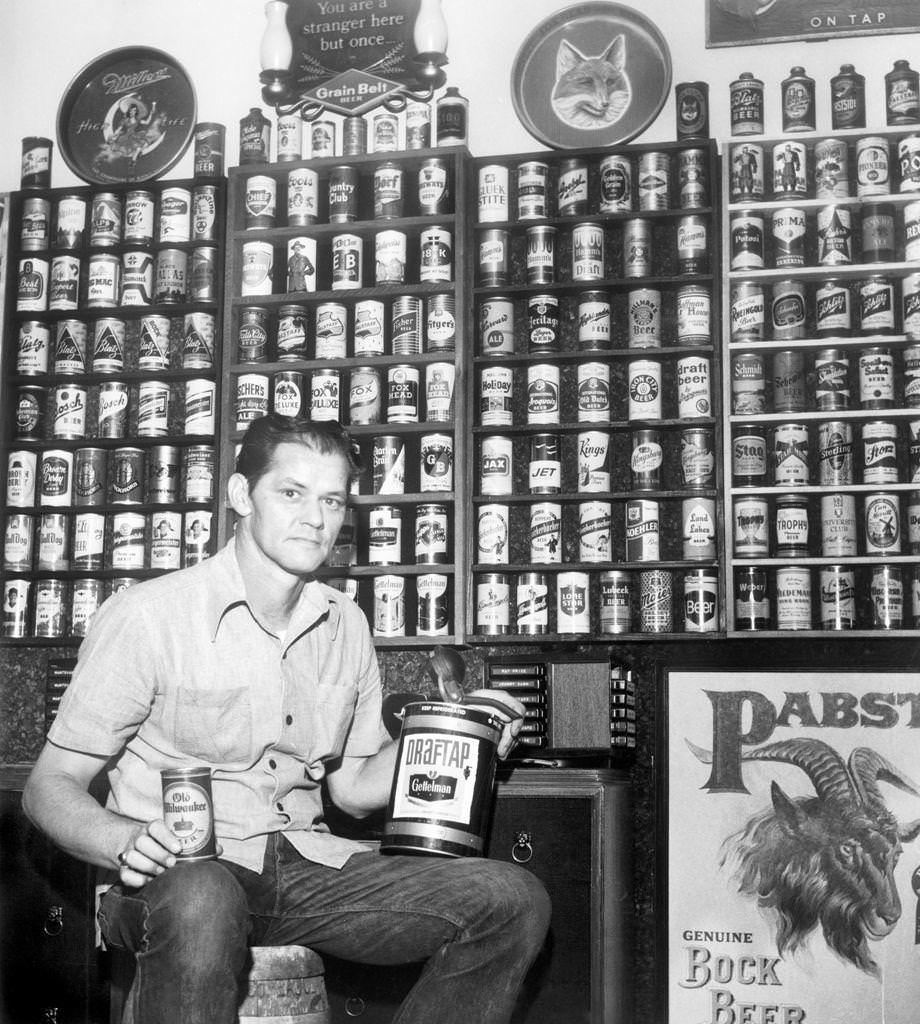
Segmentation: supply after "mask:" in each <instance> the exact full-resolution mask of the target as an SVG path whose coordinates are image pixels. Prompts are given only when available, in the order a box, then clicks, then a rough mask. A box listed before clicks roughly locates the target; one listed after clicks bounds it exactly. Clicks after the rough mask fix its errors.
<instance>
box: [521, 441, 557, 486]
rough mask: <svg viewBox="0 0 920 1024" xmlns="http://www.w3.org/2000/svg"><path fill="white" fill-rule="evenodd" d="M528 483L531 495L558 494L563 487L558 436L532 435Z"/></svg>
mask: <svg viewBox="0 0 920 1024" xmlns="http://www.w3.org/2000/svg"><path fill="white" fill-rule="evenodd" d="M528 482H529V488H530V493H531V494H558V492H559V490H560V489H561V486H562V447H561V445H560V443H559V435H558V434H531V437H530V464H529V469H528Z"/></svg>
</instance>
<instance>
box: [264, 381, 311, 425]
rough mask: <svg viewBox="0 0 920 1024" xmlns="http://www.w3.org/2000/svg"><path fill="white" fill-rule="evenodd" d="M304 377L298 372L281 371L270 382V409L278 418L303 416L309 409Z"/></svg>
mask: <svg viewBox="0 0 920 1024" xmlns="http://www.w3.org/2000/svg"><path fill="white" fill-rule="evenodd" d="M309 405H310V403H309V401H308V399H307V396H306V395H305V388H304V375H303V374H302V373H300V372H299V371H298V370H281V371H279V372H278V373H276V374H275V376H274V380H273V381H272V409H273V410H274V411H275V412H276V413H277V414H278V415H279V416H303V415H304V414H305V413H306V411H307V410H308V409H309Z"/></svg>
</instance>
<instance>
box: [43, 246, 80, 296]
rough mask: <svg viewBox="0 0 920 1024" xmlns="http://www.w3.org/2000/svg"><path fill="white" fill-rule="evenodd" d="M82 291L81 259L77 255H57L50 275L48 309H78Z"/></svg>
mask: <svg viewBox="0 0 920 1024" xmlns="http://www.w3.org/2000/svg"><path fill="white" fill-rule="evenodd" d="M79 291H80V261H79V259H77V257H76V256H70V255H67V254H65V255H63V256H55V257H53V258H52V260H51V270H50V272H49V276H48V309H76V308H77V305H78V301H79Z"/></svg>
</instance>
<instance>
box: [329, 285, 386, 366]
mask: <svg viewBox="0 0 920 1024" xmlns="http://www.w3.org/2000/svg"><path fill="white" fill-rule="evenodd" d="M384 315H385V314H384V305H383V303H382V302H380V301H379V300H378V299H362V300H361V301H360V302H356V303H355V307H354V317H355V326H354V337H355V341H354V344H355V352H354V354H355V356H357V357H359V358H360V357H366V356H382V355H383V352H384V326H383V325H384ZM345 316H346V311H345V308H344V307H340V315H337V316H336V317H335V318H334V321H333V320H330V322H329V324H328V326H329V327H330V328H332V327H333V326H335V327H336V330H334V331H330V332H329V336H330V339H332V338H334V339H335V344H336V346H337V348H338V350H339V351H341V350H342V346H343V345H344V343H345ZM338 327H341V330H338V329H337V328H338ZM318 332H319V325H317V333H318ZM324 347H325V343H324Z"/></svg>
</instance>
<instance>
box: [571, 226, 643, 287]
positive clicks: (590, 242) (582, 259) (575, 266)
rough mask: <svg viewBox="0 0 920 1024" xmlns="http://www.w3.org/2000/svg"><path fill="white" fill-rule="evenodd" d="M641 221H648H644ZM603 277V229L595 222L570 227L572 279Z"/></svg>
mask: <svg viewBox="0 0 920 1024" xmlns="http://www.w3.org/2000/svg"><path fill="white" fill-rule="evenodd" d="M643 223H646V224H647V223H648V222H647V221H644V222H643ZM603 277H604V229H603V227H602V225H600V224H596V223H583V224H576V225H574V227H573V228H572V280H573V281H599V280H601V279H602V278H603Z"/></svg>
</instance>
